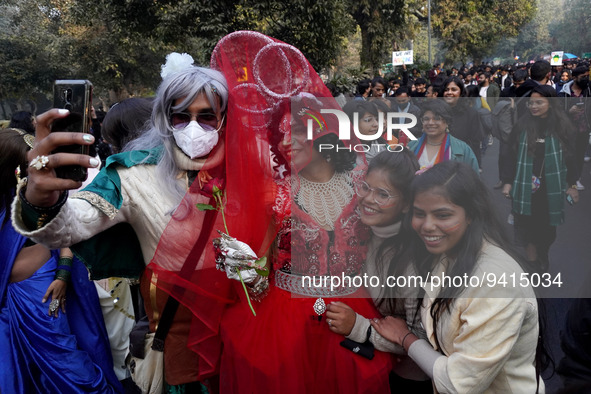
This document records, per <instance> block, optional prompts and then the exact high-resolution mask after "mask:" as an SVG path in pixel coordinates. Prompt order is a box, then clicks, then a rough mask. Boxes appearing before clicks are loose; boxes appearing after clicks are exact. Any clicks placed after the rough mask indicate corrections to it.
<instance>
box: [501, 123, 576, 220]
mask: <svg viewBox="0 0 591 394" xmlns="http://www.w3.org/2000/svg"><path fill="white" fill-rule="evenodd" d="M533 160H534V159H533V157H532V156H530V155H528V154H527V133H526V132H522V133H521V136H520V140H519V152H518V154H517V172H516V174H515V181H514V182H513V188H512V189H511V197H513V211H514V212H516V213H518V214H521V215H531V197H532V175H533ZM542 176H543V177H544V182H545V184H546V194H547V195H548V208H549V210H550V225H552V226H558V225H559V224H562V223H564V210H563V208H564V195H565V192H566V165H565V163H564V160H563V155H562V148H561V147H560V141H559V140H558V138H557V137H555V136H554V135H551V134H548V135H547V136H546V144H545V152H544V169H543V175H542Z"/></svg>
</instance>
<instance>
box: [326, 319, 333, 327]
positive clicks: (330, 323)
mask: <svg viewBox="0 0 591 394" xmlns="http://www.w3.org/2000/svg"><path fill="white" fill-rule="evenodd" d="M326 322H327V323H328V326H329V327H332V320H331V319H326Z"/></svg>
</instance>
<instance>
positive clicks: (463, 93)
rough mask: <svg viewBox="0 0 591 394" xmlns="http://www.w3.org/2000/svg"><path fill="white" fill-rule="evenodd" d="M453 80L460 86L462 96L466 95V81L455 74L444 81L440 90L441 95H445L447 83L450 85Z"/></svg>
mask: <svg viewBox="0 0 591 394" xmlns="http://www.w3.org/2000/svg"><path fill="white" fill-rule="evenodd" d="M452 82H453V83H455V84H456V85H457V86H458V87H459V88H460V97H466V86H465V85H464V81H462V79H461V78H460V77H457V76H455V75H453V76H451V77H447V79H446V80H445V81H444V82H443V85H442V86H441V89H440V91H439V97H443V93H444V92H445V89H446V88H447V85H449V84H450V83H452ZM460 101H463V100H460Z"/></svg>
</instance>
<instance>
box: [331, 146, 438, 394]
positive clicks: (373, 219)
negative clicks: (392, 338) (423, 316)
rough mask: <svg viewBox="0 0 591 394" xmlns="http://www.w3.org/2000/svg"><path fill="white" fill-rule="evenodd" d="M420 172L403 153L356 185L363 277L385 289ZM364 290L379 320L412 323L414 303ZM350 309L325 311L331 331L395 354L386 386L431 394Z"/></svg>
mask: <svg viewBox="0 0 591 394" xmlns="http://www.w3.org/2000/svg"><path fill="white" fill-rule="evenodd" d="M418 168H419V163H418V162H417V159H416V158H415V157H414V155H413V154H412V152H411V151H409V150H408V149H406V148H405V149H404V150H403V151H401V152H382V153H380V154H379V155H377V156H376V157H375V158H374V159H373V160H372V162H371V163H370V165H369V169H368V171H367V174H366V175H365V178H364V180H363V181H359V182H357V183H356V184H355V193H356V194H357V196H358V197H359V198H358V203H357V208H358V210H359V212H360V215H361V221H362V222H363V224H365V225H368V226H370V227H371V230H372V236H371V239H370V241H369V248H368V251H367V258H366V261H365V265H364V272H362V274H367V275H368V276H369V277H376V278H379V279H380V281H381V282H382V283H385V281H386V276H387V275H389V274H390V273H391V272H400V271H401V270H402V268H404V267H397V265H398V261H399V258H398V254H399V253H401V252H402V246H403V239H404V235H403V234H402V232H403V230H402V228H401V224H402V221H403V218H404V216H405V214H406V212H407V211H408V209H409V201H410V184H411V182H412V180H413V178H414V174H415V172H416V171H417V170H418ZM367 290H368V292H369V294H370V295H371V297H372V299H373V300H374V304H375V305H376V307H377V308H378V310H379V311H380V313H381V314H382V315H383V316H398V317H402V318H403V319H405V320H408V321H413V316H410V315H409V316H406V310H408V311H412V312H414V306H413V305H412V304H413V303H414V302H415V300H414V299H412V298H410V297H409V298H408V299H409V301H410V304H408V305H406V304H407V303H408V302H409V301H401V297H402V296H403V295H402V294H400V293H397V294H394V293H392V292H391V291H390V290H389V289H386V288H382V287H380V286H378V287H370V288H368V289H367ZM351 306H353V304H352V303H350V302H347V303H344V302H335V303H331V304H330V305H329V306H328V312H327V317H328V318H329V319H330V325H331V329H332V331H333V332H336V333H337V334H341V335H345V336H346V337H347V338H348V339H350V340H352V341H355V342H365V341H366V339H367V337H368V335H369V340H370V342H371V343H372V344H373V345H374V347H375V348H376V349H378V350H381V351H385V352H390V353H394V354H396V355H397V357H399V358H400V360H401V361H399V362H398V363H397V364H396V366H395V368H394V374H393V375H391V376H393V377H391V380H390V383H391V384H392V383H393V380H394V382H395V383H394V384H395V387H396V389H397V390H399V391H401V392H413V393H415V394H420V393H431V392H432V386H431V382H430V380H429V378H428V377H427V376H426V375H425V374H424V373H422V372H421V371H420V369H419V368H418V367H417V366H416V365H415V364H414V363H413V362H412V361H411V360H410V359H409V358H407V357H405V356H404V352H403V351H402V348H401V347H400V346H397V345H394V344H392V343H391V342H388V341H387V340H385V339H384V338H383V337H382V336H380V335H379V334H378V333H377V332H376V331H375V330H371V329H370V319H368V318H366V316H363V312H361V311H358V310H354V309H353V308H351ZM417 317H418V316H415V317H414V318H417ZM416 323H417V324H416V325H414V326H413V328H412V330H413V332H414V333H415V334H416V335H417V336H419V337H421V338H426V336H425V333H424V330H422V329H421V328H420V325H419V324H418V321H417V322H416ZM368 333H369V334H368ZM392 379H393V380H392ZM392 387H394V386H392Z"/></svg>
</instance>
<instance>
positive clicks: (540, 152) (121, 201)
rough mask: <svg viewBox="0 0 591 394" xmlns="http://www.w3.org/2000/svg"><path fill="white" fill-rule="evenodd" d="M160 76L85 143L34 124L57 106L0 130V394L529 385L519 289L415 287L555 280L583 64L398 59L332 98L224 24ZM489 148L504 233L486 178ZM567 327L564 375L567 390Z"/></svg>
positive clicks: (588, 106)
mask: <svg viewBox="0 0 591 394" xmlns="http://www.w3.org/2000/svg"><path fill="white" fill-rule="evenodd" d="M161 75H162V82H161V84H160V86H159V87H158V89H157V91H156V95H155V97H154V98H151V99H144V98H129V99H126V100H123V101H121V102H120V103H118V104H116V105H113V106H112V107H111V108H110V109H109V111H108V112H107V113H106V114H105V115H104V119H103V118H102V116H96V113H94V112H93V113H92V114H91V117H92V119H89V122H92V124H93V132H92V133H91V134H82V133H66V132H62V131H61V130H52V125H53V123H54V121H56V120H58V119H62V118H65V117H67V116H69V115H70V113H69V112H68V111H65V110H59V109H52V110H49V111H47V112H45V113H43V114H40V115H39V116H37V117H35V118H34V117H32V116H31V114H30V113H29V114H28V115H25V116H24V117H23V119H24V118H26V119H24V120H28V121H29V122H30V123H31V125H27V126H24V125H17V124H11V125H10V126H9V127H8V128H6V129H3V130H1V131H0V149H1V151H2V152H3V154H2V157H1V158H0V176H1V178H2V188H1V193H2V199H1V201H0V202H1V204H2V205H1V207H0V208H1V209H2V211H1V213H2V214H1V216H0V225H1V227H0V229H1V232H0V235H1V238H0V242H1V243H2V248H0V253H1V254H2V255H3V258H2V270H1V272H2V275H1V278H2V279H1V280H0V297H1V298H0V308H1V310H2V312H1V314H0V342H1V344H2V350H3V352H2V355H1V356H0V358H1V360H2V365H3V368H2V372H0V391H1V392H7V393H8V392H11V393H12V392H14V393H29V392H52V393H53V392H55V393H61V392H96V393H105V392H129V393H136V392H142V393H162V392H165V393H193V392H210V393H217V392H221V393H258V392H261V393H262V392H264V393H266V392H294V393H295V392H312V393H320V392H322V393H382V392H383V393H387V392H392V393H395V392H411V391H412V392H417V393H432V392H437V393H466V392H485V393H505V392H516V393H521V392H523V393H526V392H527V393H534V392H537V393H543V392H544V391H545V385H544V381H543V379H542V377H541V374H542V372H543V371H544V369H545V368H546V367H547V364H548V363H547V356H548V351H547V347H546V345H545V341H544V339H545V335H544V323H545V322H544V319H545V316H544V313H543V310H544V308H543V302H542V300H541V299H539V298H538V297H537V296H536V289H535V288H534V287H533V286H532V285H530V284H528V285H526V286H509V287H507V286H500V285H499V286H474V285H472V284H471V283H470V285H466V286H458V285H455V284H453V285H452V284H451V282H450V283H447V284H446V282H445V281H443V282H441V283H439V284H435V280H434V279H435V278H436V277H442V276H444V275H448V276H449V277H453V278H462V277H470V278H472V277H474V278H478V277H481V276H485V275H486V274H488V275H491V274H493V275H495V277H499V278H500V277H504V276H505V275H506V276H511V275H514V276H515V275H517V276H518V277H519V276H523V275H524V274H527V275H530V274H532V275H533V274H534V273H535V274H537V275H542V274H548V271H549V267H550V259H549V249H550V246H551V245H552V243H553V242H554V241H555V239H556V227H557V226H558V225H560V224H562V223H563V222H564V210H565V202H566V201H568V202H569V203H570V204H576V203H577V202H578V200H579V197H580V196H579V193H578V192H579V190H583V189H584V187H583V185H582V184H581V182H580V178H581V174H582V170H583V165H584V163H585V161H586V159H585V154H586V150H587V148H588V140H589V132H590V131H591V122H590V120H591V102H587V101H585V100H584V98H585V97H588V96H589V95H591V94H590V92H591V88H590V86H589V84H588V77H589V65H588V64H586V63H583V62H581V63H580V64H578V65H575V67H569V68H566V67H565V68H564V70H562V69H558V70H553V69H552V68H551V66H550V64H549V63H548V62H546V61H538V62H535V63H533V64H530V65H528V66H524V67H517V68H515V67H500V68H498V69H496V68H493V67H492V66H490V65H483V66H482V67H476V68H473V69H470V70H469V69H467V68H462V69H455V68H452V69H451V70H448V71H447V72H446V71H444V70H443V69H441V67H440V66H439V65H435V66H434V67H433V69H432V70H431V71H429V73H428V74H427V75H425V76H424V77H423V76H421V75H420V73H419V72H418V71H417V70H413V71H412V72H411V73H410V74H409V72H408V71H407V70H406V68H404V69H403V71H402V74H401V75H400V76H399V78H391V79H389V80H388V81H386V80H385V79H384V78H382V77H376V78H373V79H371V80H363V81H360V82H359V84H358V85H357V94H356V95H355V97H351V98H350V99H349V100H345V101H344V102H343V101H341V100H340V98H333V97H332V95H331V93H330V90H329V89H328V88H327V86H326V85H325V84H324V82H323V81H322V79H321V78H320V76H319V75H318V74H317V73H316V72H315V70H314V69H313V68H312V66H311V65H310V63H309V62H308V61H307V59H306V58H305V57H304V55H303V54H302V53H301V52H300V51H299V50H298V49H297V48H294V47H293V46H290V45H288V44H285V43H282V42H280V41H278V40H276V39H273V38H270V37H267V36H265V35H263V34H260V33H256V32H248V31H242V32H235V33H232V34H230V35H228V36H226V37H224V38H223V39H222V40H220V42H219V43H218V45H217V46H216V48H215V49H214V51H213V53H212V57H211V64H210V67H209V68H207V67H198V66H196V65H194V64H193V59H192V58H191V57H190V56H189V55H187V54H178V53H172V54H170V55H169V56H168V57H167V59H166V64H165V65H164V66H163V67H162V74H161ZM570 78H572V79H570ZM569 79H570V81H569ZM559 96H560V97H563V98H562V99H559V98H558V97H559ZM341 109H342V111H343V112H344V113H345V114H346V117H347V118H348V119H349V120H350V125H351V127H350V131H351V133H350V134H349V136H350V138H348V139H343V137H342V136H341V135H340V131H341V130H340V129H339V127H340V120H341V119H340V118H339V119H338V120H339V122H337V117H331V116H329V115H327V112H330V111H335V110H341ZM506 114H508V115H507V116H505V115H506ZM407 115H412V116H411V118H414V119H415V120H416V124H415V123H413V125H412V126H409V128H408V129H404V128H400V129H395V130H387V129H388V128H387V127H386V126H385V125H386V124H387V123H388V122H389V120H393V123H394V124H397V125H402V124H405V123H409V122H408V120H409V119H410V118H409V117H408V116H407ZM33 122H34V124H33ZM337 123H338V124H337ZM493 138H496V139H497V140H498V141H499V144H500V149H499V159H498V166H499V178H500V179H499V183H498V184H497V185H495V189H497V192H500V193H502V194H503V195H504V196H506V197H507V198H510V199H511V201H512V217H513V220H514V229H515V237H514V239H511V237H509V236H508V235H507V234H506V231H505V230H504V227H503V224H502V221H501V220H500V219H499V217H498V214H497V212H496V211H495V205H494V204H493V203H492V200H491V191H490V190H489V189H488V188H487V187H486V186H485V184H484V183H483V182H482V180H481V179H480V174H481V173H482V172H483V166H482V156H483V155H484V154H486V151H487V148H488V147H489V145H490V144H492V143H493V141H494V139H493ZM362 142H363V144H362ZM73 144H74V145H84V146H92V147H93V150H91V153H90V156H88V155H79V154H73V153H69V154H68V153H58V152H56V149H57V148H59V147H60V146H64V145H73ZM327 147H330V148H327ZM359 147H361V149H358V148H359ZM587 153H588V152H587ZM68 165H80V166H83V167H86V168H88V169H89V178H90V179H89V180H88V181H86V182H84V185H82V182H78V181H74V180H71V179H65V178H59V177H57V176H56V171H55V169H56V168H58V167H61V166H68ZM15 168H16V169H17V175H18V176H17V177H15ZM98 169H100V171H98ZM484 170H486V169H484ZM367 276H369V277H371V278H376V279H377V280H378V283H379V285H374V284H371V285H367V284H365V285H352V284H351V279H352V278H361V277H367ZM393 277H407V278H410V277H414V278H421V280H422V281H421V282H420V284H418V285H417V284H416V283H415V285H412V286H411V285H408V286H404V285H401V286H394V285H390V284H388V285H383V284H382V283H387V282H386V280H387V279H389V278H393ZM335 278H336V279H339V280H340V282H339V285H336V286H335V285H334V280H335ZM347 278H348V279H350V280H349V284H348V285H347V284H345V282H347V281H346V280H345V279H347ZM323 279H324V280H323ZM66 288H67V290H66ZM586 305H588V304H580V305H579V304H577V305H576V306H577V307H578V308H580V310H584V311H587V312H586V313H588V306H586ZM585 308H587V309H585ZM573 313H575V312H573ZM569 321H570V318H569ZM586 328H587V329H588V327H586ZM584 329H585V327H581V326H577V330H584ZM577 332H578V331H577ZM577 341H580V338H578V337H576V336H574V338H569V341H568V344H569V345H570V346H568V347H567V348H565V359H564V360H562V362H561V365H568V366H569V367H570V368H561V369H560V373H561V374H562V376H563V377H564V380H565V383H566V384H567V389H573V390H576V389H581V390H585V388H587V389H588V388H589V387H591V386H590V385H591V383H590V382H589V380H588V378H589V375H588V374H585V373H584V372H581V371H584V370H585V368H587V371H588V370H589V367H588V365H585V362H586V361H585V360H587V361H588V360H589V358H587V359H585V358H584V355H585V354H589V353H590V351H591V349H589V348H588V345H589V344H588V343H584V342H583V343H579V342H577ZM585 346H587V348H586V353H585V351H584V352H583V356H581V355H577V357H574V355H573V351H574V350H580V348H583V349H585ZM573 371H574V372H573ZM573 392H574V391H573Z"/></svg>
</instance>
